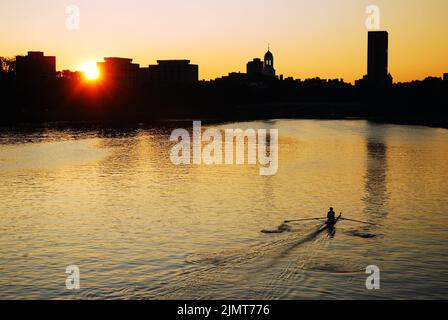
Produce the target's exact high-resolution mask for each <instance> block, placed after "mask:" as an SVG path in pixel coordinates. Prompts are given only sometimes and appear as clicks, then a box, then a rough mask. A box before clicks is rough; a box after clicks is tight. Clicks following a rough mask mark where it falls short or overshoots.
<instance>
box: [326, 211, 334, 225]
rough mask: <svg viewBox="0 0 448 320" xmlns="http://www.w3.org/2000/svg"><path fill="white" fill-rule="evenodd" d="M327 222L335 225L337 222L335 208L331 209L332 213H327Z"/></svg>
mask: <svg viewBox="0 0 448 320" xmlns="http://www.w3.org/2000/svg"><path fill="white" fill-rule="evenodd" d="M327 222H328V223H329V224H334V223H335V222H336V213H335V212H334V210H333V208H330V211H328V213H327Z"/></svg>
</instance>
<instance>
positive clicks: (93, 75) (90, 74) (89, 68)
mask: <svg viewBox="0 0 448 320" xmlns="http://www.w3.org/2000/svg"><path fill="white" fill-rule="evenodd" d="M80 70H81V72H83V73H84V76H85V77H86V79H88V80H96V79H98V78H99V76H100V72H99V70H98V68H97V66H96V62H94V61H87V62H84V63H83V64H82V65H81V67H80Z"/></svg>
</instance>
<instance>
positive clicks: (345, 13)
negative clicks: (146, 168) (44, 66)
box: [0, 0, 448, 82]
mask: <svg viewBox="0 0 448 320" xmlns="http://www.w3.org/2000/svg"><path fill="white" fill-rule="evenodd" d="M372 4H374V5H377V6H378V7H379V8H380V17H381V25H380V28H381V30H387V31H388V32H389V42H390V44H389V68H390V72H391V74H392V76H393V77H394V81H410V80H413V79H423V78H425V77H427V76H438V77H440V76H442V74H443V73H446V72H448V43H447V42H448V19H447V18H446V17H447V16H448V1H447V0H370V1H365V0H144V1H143V0H107V1H106V0H70V1H67V0H0V8H1V10H0V56H15V55H17V54H26V52H27V51H33V50H34V51H44V52H45V54H46V55H55V56H56V57H57V69H58V70H63V69H71V70H77V69H79V68H80V66H81V65H82V64H83V63H84V62H86V61H90V60H95V61H102V58H103V57H107V56H118V57H128V58H133V59H134V62H136V63H139V64H140V65H141V66H147V65H149V64H154V63H156V60H157V59H190V60H191V61H192V63H195V64H199V72H200V78H201V79H213V78H216V77H219V76H223V75H226V74H228V73H229V72H237V71H241V72H245V69H246V63H247V62H248V61H250V60H252V59H253V58H255V57H260V58H262V57H263V55H264V53H265V52H266V51H267V47H268V44H270V48H271V51H272V52H273V54H274V58H275V68H276V69H277V73H278V74H283V75H284V76H285V77H286V76H293V77H295V78H301V79H305V78H312V77H316V76H319V77H321V78H343V79H344V80H346V81H348V82H353V81H354V80H355V79H359V78H361V77H362V76H363V75H364V74H365V73H366V68H367V67H366V64H367V63H366V56H367V31H368V30H367V28H366V26H365V21H366V19H367V17H368V14H366V7H367V6H368V5H372ZM69 5H76V6H77V7H78V8H79V13H80V15H79V22H80V24H79V29H75V30H72V29H69V28H67V26H66V20H67V19H68V18H69V14H67V13H66V8H67V6H69Z"/></svg>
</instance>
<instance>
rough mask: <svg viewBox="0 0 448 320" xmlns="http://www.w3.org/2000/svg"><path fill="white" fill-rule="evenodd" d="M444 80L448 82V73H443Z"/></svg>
mask: <svg viewBox="0 0 448 320" xmlns="http://www.w3.org/2000/svg"><path fill="white" fill-rule="evenodd" d="M443 81H445V82H448V73H444V74H443Z"/></svg>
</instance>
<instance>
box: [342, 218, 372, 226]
mask: <svg viewBox="0 0 448 320" xmlns="http://www.w3.org/2000/svg"><path fill="white" fill-rule="evenodd" d="M341 219H342V220H347V221H353V222H359V223H365V224H370V225H372V226H376V224H375V223H371V222H366V221H361V220H355V219H348V218H341Z"/></svg>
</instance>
